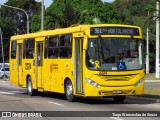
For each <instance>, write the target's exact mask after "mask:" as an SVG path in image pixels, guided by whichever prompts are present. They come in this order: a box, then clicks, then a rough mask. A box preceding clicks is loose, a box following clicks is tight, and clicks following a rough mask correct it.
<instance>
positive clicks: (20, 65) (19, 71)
mask: <svg viewBox="0 0 160 120" xmlns="http://www.w3.org/2000/svg"><path fill="white" fill-rule="evenodd" d="M17 60H18V61H17V64H18V65H17V66H18V68H17V73H18V85H19V86H21V85H23V79H22V78H23V77H22V76H23V69H22V43H18V59H17Z"/></svg>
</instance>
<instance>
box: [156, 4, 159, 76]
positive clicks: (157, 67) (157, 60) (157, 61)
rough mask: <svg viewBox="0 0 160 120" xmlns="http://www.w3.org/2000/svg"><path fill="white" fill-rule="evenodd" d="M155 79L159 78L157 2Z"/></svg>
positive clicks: (157, 9) (157, 14)
mask: <svg viewBox="0 0 160 120" xmlns="http://www.w3.org/2000/svg"><path fill="white" fill-rule="evenodd" d="M156 17H157V18H156V65H155V67H156V68H155V70H156V75H155V77H156V78H159V2H157V3H156Z"/></svg>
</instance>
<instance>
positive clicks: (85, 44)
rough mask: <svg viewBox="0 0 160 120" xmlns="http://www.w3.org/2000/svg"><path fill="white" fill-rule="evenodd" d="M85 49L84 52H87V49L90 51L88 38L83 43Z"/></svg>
mask: <svg viewBox="0 0 160 120" xmlns="http://www.w3.org/2000/svg"><path fill="white" fill-rule="evenodd" d="M83 49H84V50H87V49H88V39H87V38H84V41H83Z"/></svg>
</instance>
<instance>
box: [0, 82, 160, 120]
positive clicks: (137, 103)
mask: <svg viewBox="0 0 160 120" xmlns="http://www.w3.org/2000/svg"><path fill="white" fill-rule="evenodd" d="M0 111H2V112H4V111H18V112H21V115H20V117H22V112H24V111H31V112H37V111H61V112H59V113H56V112H51V113H50V112H46V114H49V115H52V116H54V114H55V115H56V114H57V116H58V114H59V116H58V117H50V116H48V117H43V115H42V118H32V119H35V120H64V119H65V120H72V119H76V120H82V119H83V120H137V119H138V120H151V119H152V120H158V119H159V117H123V116H122V117H116V116H117V115H118V114H117V112H116V111H118V113H119V112H120V115H122V113H123V114H125V113H127V112H129V111H130V112H131V113H132V114H133V113H136V111H143V112H144V111H147V113H150V114H151V113H152V112H151V111H154V112H153V113H154V114H156V113H157V112H155V111H159V113H160V103H156V102H153V101H151V100H147V99H146V100H144V99H139V98H137V97H135V98H134V97H127V99H126V100H125V101H124V103H120V104H118V103H115V102H114V101H113V100H112V99H111V98H105V99H104V98H90V99H89V98H88V99H86V98H79V99H78V100H77V101H76V102H68V101H66V100H65V98H64V96H63V95H60V94H55V93H45V94H40V95H37V96H28V95H27V93H26V89H24V88H19V87H16V86H14V85H12V84H11V83H10V82H9V81H0ZM63 111H65V112H66V111H68V112H69V113H70V114H71V113H73V116H72V115H71V116H68V117H66V116H65V114H66V113H65V112H63ZM70 111H74V112H70ZM76 111H77V112H76ZM84 111H89V112H84ZM92 111H94V112H92ZM98 111H100V112H98ZM107 111H108V113H110V112H111V114H112V115H113V116H107V114H108V113H107ZM103 112H106V116H103V115H104V114H103V115H102V116H103V117H102V116H101V115H100V114H99V113H103ZM147 113H146V114H147ZM159 113H158V114H159ZM25 114H26V113H24V114H23V115H24V116H25ZM75 114H77V116H78V117H76V115H75ZM127 114H128V113H127ZM138 114H139V113H138ZM38 115H39V116H38ZM74 115H75V116H74ZM96 115H100V116H99V117H95V116H96ZM140 115H142V114H140ZM24 116H23V117H24ZM37 116H38V117H40V114H38V113H37ZM82 116H86V117H82ZM20 117H16V116H14V117H12V118H2V117H1V118H0V120H3V119H4V120H6V119H9V120H19V119H20V120H21V119H22V118H20ZM23 119H24V120H25V119H26V120H27V119H28V118H23ZM30 119H31V118H30Z"/></svg>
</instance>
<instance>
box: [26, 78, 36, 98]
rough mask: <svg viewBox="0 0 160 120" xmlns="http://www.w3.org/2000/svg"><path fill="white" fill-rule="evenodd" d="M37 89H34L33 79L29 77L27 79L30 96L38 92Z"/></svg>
mask: <svg viewBox="0 0 160 120" xmlns="http://www.w3.org/2000/svg"><path fill="white" fill-rule="evenodd" d="M36 92H37V91H36V90H35V89H33V85H32V80H31V77H28V79H27V94H28V95H30V96H34V95H35V94H36Z"/></svg>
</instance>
